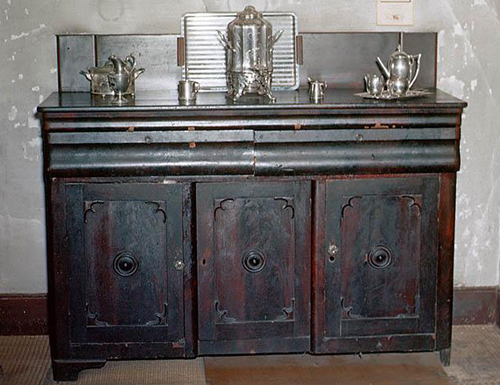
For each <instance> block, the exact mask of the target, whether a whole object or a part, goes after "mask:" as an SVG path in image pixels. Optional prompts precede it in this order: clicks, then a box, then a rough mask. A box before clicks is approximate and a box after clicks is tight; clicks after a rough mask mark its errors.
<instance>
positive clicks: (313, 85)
mask: <svg viewBox="0 0 500 385" xmlns="http://www.w3.org/2000/svg"><path fill="white" fill-rule="evenodd" d="M307 80H308V81H309V99H311V100H313V101H320V100H323V98H324V97H325V90H326V88H327V87H328V85H327V84H326V82H325V81H323V80H313V79H311V78H307Z"/></svg>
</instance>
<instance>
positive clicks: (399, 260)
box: [315, 177, 438, 352]
mask: <svg viewBox="0 0 500 385" xmlns="http://www.w3.org/2000/svg"><path fill="white" fill-rule="evenodd" d="M316 191H317V194H316V204H315V207H316V216H317V222H316V223H317V226H318V228H317V231H316V242H317V244H318V247H317V248H316V269H315V279H316V281H317V287H316V288H315V290H316V304H315V309H316V319H315V327H316V329H317V330H316V340H315V344H316V351H324V352H327V351H332V350H334V349H339V347H342V346H347V345H346V344H342V343H341V340H342V339H343V338H352V337H361V338H362V337H366V338H373V337H376V336H388V335H391V336H394V338H398V337H397V336H398V335H399V336H402V335H407V334H415V335H417V334H418V335H424V334H428V335H429V336H431V334H432V333H434V332H435V300H436V263H437V262H436V261H437V242H438V239H437V201H438V179H437V178H435V177H422V178H418V177H414V178H404V179H403V178H380V179H369V178H367V179H358V180H356V179H355V180H332V181H327V182H325V183H318V187H317V189H316ZM429 338H430V337H429ZM336 340H337V341H338V342H335V341H336ZM367 343H368V340H367ZM370 343H371V342H370ZM362 346H363V342H362V339H361V340H360V345H359V351H362V350H363V349H362ZM340 349H341V348H340ZM381 349H382V348H381Z"/></svg>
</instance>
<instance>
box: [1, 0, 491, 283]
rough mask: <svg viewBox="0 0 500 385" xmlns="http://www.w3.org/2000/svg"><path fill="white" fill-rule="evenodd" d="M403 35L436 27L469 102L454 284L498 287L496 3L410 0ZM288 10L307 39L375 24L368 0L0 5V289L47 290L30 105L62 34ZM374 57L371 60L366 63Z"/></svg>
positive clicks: (170, 27) (56, 0)
mask: <svg viewBox="0 0 500 385" xmlns="http://www.w3.org/2000/svg"><path fill="white" fill-rule="evenodd" d="M414 1H415V12H414V13H415V22H414V26H412V27H405V28H404V29H403V30H405V31H412V32H421V31H438V32H439V41H438V42H439V65H438V86H439V87H440V88H441V89H443V90H444V91H447V92H449V93H451V94H453V95H454V96H456V97H459V98H463V99H465V100H467V101H468V102H469V107H468V108H467V109H466V110H465V115H464V120H463V131H462V148H461V149H462V169H461V171H460V173H459V175H458V193H457V226H456V247H455V252H456V262H455V284H456V285H466V286H492V285H498V284H499V269H500V258H499V242H500V225H499V220H500V219H499V206H500V202H499V200H500V191H499V188H500V186H499V182H498V181H499V180H500V178H498V174H499V171H498V170H500V167H499V166H500V164H499V163H500V153H499V147H500V146H499V144H500V143H499V141H500V129H499V128H498V125H499V124H498V122H499V121H500V105H499V98H500V71H498V70H497V68H498V63H499V61H500V50H499V49H498V47H499V46H500V20H499V14H500V0H467V1H465V0H414ZM249 3H251V4H253V5H255V6H256V7H257V8H258V9H260V10H267V11H293V12H295V13H296V14H297V16H298V19H299V29H300V30H301V31H303V32H321V31H323V32H325V31H329V32H373V31H397V30H398V29H397V28H392V27H378V26H376V9H375V7H376V2H375V1H374V0H335V1H324V0H308V1H306V0H255V1H251V2H250V1H241V0H185V1H171V0H143V1H140V2H139V1H135V0H43V1H31V0H0V60H1V61H2V71H0V85H1V89H0V110H1V111H0V125H1V127H0V293H9V292H17V293H36V292H45V291H46V288H47V285H46V268H45V264H46V263H45V241H44V236H45V224H44V223H45V222H44V221H45V218H44V198H43V182H42V165H41V159H42V157H41V147H40V146H41V140H40V127H39V122H38V120H37V119H36V118H35V116H34V110H35V107H36V106H37V104H38V103H39V102H41V101H42V100H43V98H45V97H47V96H48V95H49V94H50V93H51V92H53V91H56V90H57V70H56V48H55V38H54V35H55V34H58V33H70V32H71V33H77V32H86V33H107V34H112V33H118V34H119V33H131V34H138V33H176V32H179V31H180V19H181V16H182V15H183V14H184V13H186V12H206V11H237V10H241V9H243V8H244V6H245V5H247V4H249ZM372 59H373V58H367V60H372Z"/></svg>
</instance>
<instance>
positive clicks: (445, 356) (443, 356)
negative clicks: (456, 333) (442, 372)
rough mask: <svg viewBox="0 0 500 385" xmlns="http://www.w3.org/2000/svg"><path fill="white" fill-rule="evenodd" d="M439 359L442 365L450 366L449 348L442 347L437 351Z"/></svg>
mask: <svg viewBox="0 0 500 385" xmlns="http://www.w3.org/2000/svg"><path fill="white" fill-rule="evenodd" d="M439 359H440V360H441V363H442V364H443V366H445V367H447V366H450V362H451V348H447V349H443V350H440V351H439Z"/></svg>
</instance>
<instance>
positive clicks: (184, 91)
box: [177, 80, 200, 101]
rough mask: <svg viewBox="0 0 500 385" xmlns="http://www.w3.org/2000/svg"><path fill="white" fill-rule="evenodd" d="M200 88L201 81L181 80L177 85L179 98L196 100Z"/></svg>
mask: <svg viewBox="0 0 500 385" xmlns="http://www.w3.org/2000/svg"><path fill="white" fill-rule="evenodd" d="M199 90H200V83H198V82H195V81H192V80H181V81H179V85H178V86H177V91H178V92H179V100H181V101H185V100H196V95H197V94H198V91H199Z"/></svg>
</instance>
